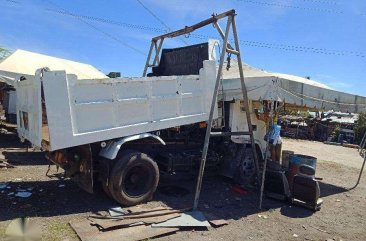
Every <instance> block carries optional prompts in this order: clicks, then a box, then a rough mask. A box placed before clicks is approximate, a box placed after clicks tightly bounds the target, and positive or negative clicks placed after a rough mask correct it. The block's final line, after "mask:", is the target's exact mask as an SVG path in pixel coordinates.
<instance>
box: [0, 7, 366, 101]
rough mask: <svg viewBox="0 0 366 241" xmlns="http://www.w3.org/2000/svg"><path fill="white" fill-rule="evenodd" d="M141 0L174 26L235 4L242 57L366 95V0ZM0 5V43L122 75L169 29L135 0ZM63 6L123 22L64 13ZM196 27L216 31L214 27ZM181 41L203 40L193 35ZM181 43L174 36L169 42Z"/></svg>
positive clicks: (135, 69)
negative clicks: (102, 20)
mask: <svg viewBox="0 0 366 241" xmlns="http://www.w3.org/2000/svg"><path fill="white" fill-rule="evenodd" d="M140 1H141V2H142V3H143V4H144V5H145V6H146V7H147V8H149V9H150V10H151V11H152V12H154V13H155V14H156V16H158V17H159V18H160V19H161V20H162V21H163V22H164V23H165V25H166V26H168V27H169V28H171V29H178V28H181V27H183V26H185V25H191V24H193V23H196V22H197V21H200V20H203V19H205V18H207V17H209V16H210V15H211V14H212V13H219V12H223V11H226V10H229V9H232V8H234V9H236V11H237V14H238V15H237V27H238V32H239V37H240V40H241V41H242V42H243V44H242V45H241V49H242V51H243V52H244V56H243V57H244V61H245V62H247V63H248V64H250V65H253V66H255V67H258V68H261V69H265V70H269V71H274V72H282V73H287V74H294V75H298V76H310V77H311V79H314V80H318V81H320V82H322V83H325V84H327V85H329V86H330V87H332V88H334V89H337V90H341V91H346V92H350V93H354V94H358V95H363V96H366V84H365V81H366V79H365V75H366V37H365V36H366V1H364V0H349V1H345V0H242V1H240V0H239V1H237V0H221V1H218V0H200V1H194V0H169V1H167V0H165V1H164V0H140ZM0 9H1V14H0V46H2V47H7V48H9V49H11V50H15V49H25V50H29V51H35V52H39V53H43V54H48V55H52V56H56V57H61V58H66V59H71V60H75V61H80V62H84V63H89V64H92V65H94V66H95V67H97V68H98V69H100V70H102V71H103V72H105V73H108V72H110V71H120V72H121V73H122V75H123V76H140V75H141V73H142V70H143V67H144V64H145V61H146V56H145V55H144V54H142V53H147V51H148V48H149V45H150V40H151V37H153V36H155V35H158V34H159V33H161V31H164V30H166V26H165V25H163V24H162V23H161V22H159V21H158V20H157V19H156V18H154V17H153V16H152V15H151V14H150V13H149V12H148V11H147V10H146V9H144V8H143V7H142V6H141V5H140V4H139V3H138V1H136V0H125V1H117V0H109V1H97V0H89V1H86V0H72V1H71V0H69V1H65V0H64V1H57V0H52V1H49V0H0ZM65 10H66V11H68V13H74V14H78V15H83V16H89V17H97V18H103V19H107V20H112V21H114V22H117V23H118V24H106V23H103V22H98V21H93V20H90V19H86V18H81V17H79V18H76V17H72V16H68V15H67V14H66V15H65V14H60V13H59V12H60V11H65ZM55 11H56V12H55ZM85 22H87V23H85ZM128 24H133V27H131V25H128ZM91 26H92V27H91ZM128 26H129V27H128ZM96 29H98V30H101V31H103V32H104V33H102V32H101V31H98V30H96ZM105 33H107V35H109V36H107V35H106V34H105ZM199 34H202V35H207V36H211V37H212V38H218V36H217V33H216V31H215V29H213V28H212V27H211V26H209V27H207V28H206V29H204V30H201V31H200V32H199ZM183 38H184V37H183ZM184 41H185V42H188V43H189V44H194V43H199V42H203V41H204V40H202V39H199V38H195V37H194V36H191V37H189V38H184ZM182 44H183V41H182V40H180V39H173V40H169V41H167V42H166V45H165V47H176V46H181V45H182ZM126 45H127V46H133V47H134V48H135V50H133V49H131V48H129V47H126ZM141 52H142V53H141Z"/></svg>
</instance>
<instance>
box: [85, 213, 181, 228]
mask: <svg viewBox="0 0 366 241" xmlns="http://www.w3.org/2000/svg"><path fill="white" fill-rule="evenodd" d="M180 216H181V214H179V213H172V214H167V215H163V216H157V217H148V218H139V219H122V220H113V219H96V218H89V220H91V221H92V222H93V223H95V224H96V225H98V226H99V227H100V228H102V229H111V228H117V227H126V226H130V225H135V224H136V223H139V222H141V223H142V224H153V223H161V222H165V221H167V220H170V219H173V218H177V217H180Z"/></svg>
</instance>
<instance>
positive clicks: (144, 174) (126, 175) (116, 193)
mask: <svg viewBox="0 0 366 241" xmlns="http://www.w3.org/2000/svg"><path fill="white" fill-rule="evenodd" d="M158 183H159V168H158V166H157V164H156V163H155V161H154V160H153V159H152V158H151V157H149V156H148V155H146V154H144V153H141V152H131V153H127V154H124V153H121V154H120V155H118V156H117V161H116V164H115V165H114V167H113V169H112V171H111V174H110V178H109V191H110V194H111V195H112V197H113V198H114V199H115V200H116V201H117V202H119V203H121V204H123V205H126V206H133V205H136V204H139V203H142V202H146V201H149V200H150V199H151V198H152V195H153V194H154V192H155V190H156V188H157V186H158Z"/></svg>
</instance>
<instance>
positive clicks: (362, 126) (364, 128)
mask: <svg viewBox="0 0 366 241" xmlns="http://www.w3.org/2000/svg"><path fill="white" fill-rule="evenodd" d="M354 132H355V137H356V143H358V144H360V143H361V140H362V137H363V135H364V134H365V132H366V113H360V114H359V116H358V120H357V123H356V125H355V128H354Z"/></svg>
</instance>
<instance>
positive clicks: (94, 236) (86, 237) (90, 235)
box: [70, 219, 179, 241]
mask: <svg viewBox="0 0 366 241" xmlns="http://www.w3.org/2000/svg"><path fill="white" fill-rule="evenodd" d="M70 225H71V227H72V228H73V229H74V230H75V232H76V234H77V235H78V237H79V238H80V239H81V241H110V240H118V241H123V240H129V241H137V240H144V239H149V238H153V237H156V236H160V235H166V234H173V233H175V232H176V231H178V230H179V229H178V228H152V227H151V226H145V225H140V226H133V227H129V228H122V229H115V230H112V231H105V232H103V231H99V230H98V228H97V227H96V226H92V225H91V223H90V222H89V221H88V220H86V219H85V220H84V221H79V222H70Z"/></svg>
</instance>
